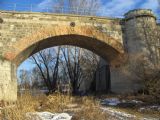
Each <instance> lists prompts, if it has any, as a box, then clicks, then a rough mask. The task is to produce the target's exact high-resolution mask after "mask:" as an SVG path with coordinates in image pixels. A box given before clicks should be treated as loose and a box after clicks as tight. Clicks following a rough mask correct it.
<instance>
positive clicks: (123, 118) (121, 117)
mask: <svg viewBox="0 0 160 120" xmlns="http://www.w3.org/2000/svg"><path fill="white" fill-rule="evenodd" d="M101 109H102V110H103V111H104V112H107V113H109V114H110V115H111V116H113V117H116V118H118V120H128V119H133V120H135V118H136V116H135V115H131V114H128V113H125V112H121V111H118V110H114V109H113V108H109V107H107V108H106V107H101Z"/></svg>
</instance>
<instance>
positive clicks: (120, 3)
mask: <svg viewBox="0 0 160 120" xmlns="http://www.w3.org/2000/svg"><path fill="white" fill-rule="evenodd" d="M143 1H144V2H143ZM55 3H56V0H43V1H42V2H41V3H39V4H38V5H37V7H36V8H35V9H36V10H38V11H44V10H46V8H47V9H50V10H51V9H52V8H53V4H55ZM137 8H145V9H152V10H153V11H154V12H155V13H157V11H158V10H157V8H158V0H108V2H106V4H104V5H103V6H102V9H101V10H100V11H99V15H103V16H109V17H123V15H124V14H125V13H126V12H128V11H129V10H133V9H137Z"/></svg>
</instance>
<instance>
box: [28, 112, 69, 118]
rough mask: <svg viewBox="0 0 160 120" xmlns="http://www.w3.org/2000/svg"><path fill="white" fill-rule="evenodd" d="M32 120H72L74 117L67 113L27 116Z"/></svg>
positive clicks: (45, 113) (42, 113) (31, 114)
mask: <svg viewBox="0 0 160 120" xmlns="http://www.w3.org/2000/svg"><path fill="white" fill-rule="evenodd" d="M26 117H27V118H28V119H30V120H71V118H72V116H70V115H69V114H67V113H55V114H53V113H50V112H35V113H33V112H30V113H27V114H26Z"/></svg>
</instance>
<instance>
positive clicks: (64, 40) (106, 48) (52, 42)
mask: <svg viewBox="0 0 160 120" xmlns="http://www.w3.org/2000/svg"><path fill="white" fill-rule="evenodd" d="M22 44H24V43H23V42H21V44H19V45H20V46H21V45H22ZM59 45H72V46H77V47H81V48H85V49H87V50H90V51H92V52H94V53H96V54H97V55H99V56H101V57H102V58H103V59H105V60H106V61H108V63H110V64H111V62H112V61H114V60H115V59H116V58H117V57H119V56H120V55H121V54H122V51H118V50H117V49H115V48H114V47H113V46H110V45H109V44H107V43H106V42H103V41H100V40H98V39H96V38H91V37H87V36H81V35H74V34H72V35H61V36H54V37H49V38H46V39H43V40H40V41H38V42H36V43H34V44H32V45H30V46H28V47H27V48H23V49H22V51H19V50H18V52H17V53H16V56H14V58H13V59H12V60H13V62H14V63H15V64H16V65H19V64H20V63H22V62H23V61H24V60H25V59H27V58H28V57H30V56H31V55H33V54H35V53H36V52H38V51H41V50H43V49H46V48H50V47H55V46H59ZM115 47H116V46H115Z"/></svg>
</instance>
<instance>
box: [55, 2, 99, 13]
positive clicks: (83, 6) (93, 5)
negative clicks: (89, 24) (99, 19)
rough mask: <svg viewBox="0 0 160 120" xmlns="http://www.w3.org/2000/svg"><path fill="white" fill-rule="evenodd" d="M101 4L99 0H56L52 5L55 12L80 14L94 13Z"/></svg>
mask: <svg viewBox="0 0 160 120" xmlns="http://www.w3.org/2000/svg"><path fill="white" fill-rule="evenodd" d="M100 6H101V0H58V1H57V2H56V4H55V5H54V6H53V11H54V12H57V13H71V14H80V15H96V14H97V11H98V10H99V8H100Z"/></svg>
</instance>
